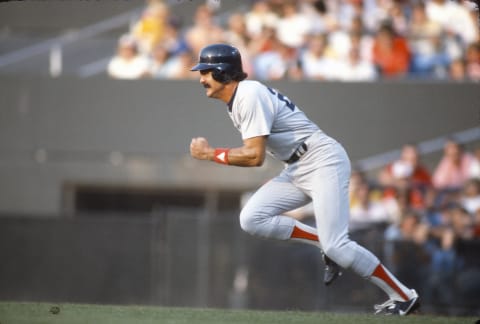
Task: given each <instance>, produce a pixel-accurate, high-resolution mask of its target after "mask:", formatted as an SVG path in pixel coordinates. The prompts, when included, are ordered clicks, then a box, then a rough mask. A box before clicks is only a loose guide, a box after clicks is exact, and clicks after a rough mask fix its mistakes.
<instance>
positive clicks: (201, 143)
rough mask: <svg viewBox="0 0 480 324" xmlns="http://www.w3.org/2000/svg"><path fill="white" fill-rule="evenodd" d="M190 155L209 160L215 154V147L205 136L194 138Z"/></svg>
mask: <svg viewBox="0 0 480 324" xmlns="http://www.w3.org/2000/svg"><path fill="white" fill-rule="evenodd" d="M190 155H191V156H192V157H194V158H196V159H199V160H209V159H210V156H213V148H212V147H210V144H208V141H207V139H206V138H204V137H195V138H192V142H191V143H190Z"/></svg>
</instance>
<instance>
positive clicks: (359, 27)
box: [328, 16, 373, 61]
mask: <svg viewBox="0 0 480 324" xmlns="http://www.w3.org/2000/svg"><path fill="white" fill-rule="evenodd" d="M328 43H329V46H330V48H331V51H332V53H333V56H334V57H335V58H337V59H340V60H345V59H348V58H349V56H350V54H351V53H350V49H351V48H352V47H356V48H358V49H359V50H360V54H361V58H362V59H363V60H367V61H371V60H372V46H373V39H372V37H371V36H370V35H369V34H367V33H366V31H365V26H364V24H363V21H362V18H361V17H360V16H356V17H354V18H353V20H352V23H351V24H350V29H348V30H344V29H337V30H335V31H333V32H330V33H329V34H328Z"/></svg>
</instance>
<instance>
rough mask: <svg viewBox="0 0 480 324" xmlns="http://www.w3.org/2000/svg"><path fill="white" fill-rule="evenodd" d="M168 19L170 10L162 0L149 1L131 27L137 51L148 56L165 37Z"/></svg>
mask: <svg viewBox="0 0 480 324" xmlns="http://www.w3.org/2000/svg"><path fill="white" fill-rule="evenodd" d="M169 19H170V8H169V7H168V5H167V4H165V3H164V2H163V1H162V0H149V1H148V5H147V7H146V9H145V11H144V12H143V15H142V17H141V18H140V20H139V21H138V22H137V23H136V24H135V25H134V26H133V28H132V32H131V34H132V35H133V36H134V37H135V38H136V39H137V43H138V49H139V51H140V52H141V53H143V54H144V55H150V54H151V53H152V52H153V50H154V49H155V47H156V46H157V45H159V44H160V42H161V41H162V40H163V38H164V36H165V29H166V26H167V25H168V22H169Z"/></svg>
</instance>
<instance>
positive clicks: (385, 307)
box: [374, 289, 420, 316]
mask: <svg viewBox="0 0 480 324" xmlns="http://www.w3.org/2000/svg"><path fill="white" fill-rule="evenodd" d="M412 292H413V297H412V298H411V299H410V300H407V301H404V302H402V301H398V300H393V299H389V300H387V301H386V302H384V303H383V304H380V305H375V306H374V309H375V314H376V315H378V314H384V315H400V316H406V315H408V314H411V313H412V312H414V311H415V310H417V309H418V308H419V307H420V301H419V297H418V294H417V292H416V291H415V290H414V289H412Z"/></svg>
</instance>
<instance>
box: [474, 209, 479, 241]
mask: <svg viewBox="0 0 480 324" xmlns="http://www.w3.org/2000/svg"><path fill="white" fill-rule="evenodd" d="M473 238H474V239H480V209H477V210H476V211H475V214H474V215H473Z"/></svg>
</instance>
